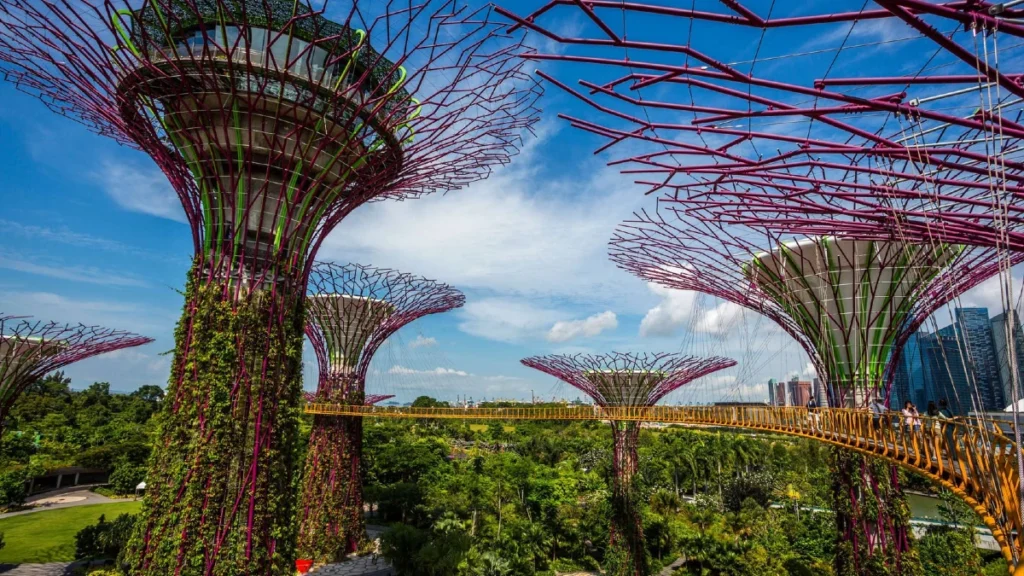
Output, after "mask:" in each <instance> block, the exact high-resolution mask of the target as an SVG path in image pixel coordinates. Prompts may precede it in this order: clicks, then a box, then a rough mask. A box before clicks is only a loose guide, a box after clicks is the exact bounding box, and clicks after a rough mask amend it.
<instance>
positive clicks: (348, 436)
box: [298, 262, 466, 564]
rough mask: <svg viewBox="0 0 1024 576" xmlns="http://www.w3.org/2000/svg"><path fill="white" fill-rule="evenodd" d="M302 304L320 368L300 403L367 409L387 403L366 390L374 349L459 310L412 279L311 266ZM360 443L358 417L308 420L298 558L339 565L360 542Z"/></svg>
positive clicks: (431, 285) (442, 287)
mask: <svg viewBox="0 0 1024 576" xmlns="http://www.w3.org/2000/svg"><path fill="white" fill-rule="evenodd" d="M306 300H307V306H306V315H307V323H306V335H307V336H308V337H309V340H310V342H311V343H312V345H313V350H314V352H315V353H316V357H317V363H318V365H319V367H320V377H319V382H318V385H317V391H316V393H315V394H313V395H310V396H307V401H314V402H325V403H350V404H351V403H355V404H365V405H371V404H374V403H376V402H379V401H382V400H386V399H387V398H391V396H388V395H373V396H367V395H366V391H365V386H366V373H367V371H368V370H369V367H370V362H371V361H372V359H373V355H374V353H375V352H376V351H377V349H378V348H380V346H381V344H383V343H384V341H385V340H387V338H388V337H390V336H391V335H392V334H394V333H395V332H396V331H398V330H399V329H400V328H402V327H403V326H406V325H408V324H409V323H410V322H413V321H414V320H416V319H418V318H421V317H423V316H426V315H428V314H439V313H441V312H446V311H448V310H452V309H454V308H458V307H460V306H462V305H463V304H464V303H465V301H466V298H465V296H464V295H463V294H462V293H461V292H459V291H458V290H456V289H454V288H452V287H450V286H448V285H446V284H441V283H439V282H434V281H432V280H427V279H425V278H420V277H417V276H413V275H411V274H405V273H401V272H397V271H394V270H388V269H382V268H372V267H369V266H360V265H357V264H348V265H345V266H341V265H337V264H331V263H326V262H317V263H316V264H314V266H313V270H312V274H310V280H309V288H308V296H307V298H306ZM362 442H363V419H362V418H353V417H331V416H315V417H314V418H313V428H312V430H311V432H310V438H309V448H308V450H307V451H306V461H305V472H304V476H303V480H302V495H301V499H300V503H299V535H298V554H299V557H300V558H301V559H305V560H312V561H314V562H315V563H318V564H319V563H324V562H333V561H340V560H342V559H343V558H344V556H345V555H346V554H349V553H351V552H354V551H356V550H357V549H358V548H359V547H360V545H361V544H362V543H363V541H364V539H365V528H364V522H363V490H362V484H363V482H362V479H363V470H362Z"/></svg>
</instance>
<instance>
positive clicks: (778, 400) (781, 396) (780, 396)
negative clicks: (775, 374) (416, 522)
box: [775, 382, 789, 406]
mask: <svg viewBox="0 0 1024 576" xmlns="http://www.w3.org/2000/svg"><path fill="white" fill-rule="evenodd" d="M775 405H776V406H789V402H786V383H785V382H776V383H775Z"/></svg>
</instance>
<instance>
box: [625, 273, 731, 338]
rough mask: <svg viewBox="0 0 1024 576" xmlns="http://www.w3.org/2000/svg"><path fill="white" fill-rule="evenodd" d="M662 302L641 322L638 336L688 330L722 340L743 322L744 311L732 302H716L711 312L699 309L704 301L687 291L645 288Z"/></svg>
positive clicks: (652, 286)
mask: <svg viewBox="0 0 1024 576" xmlns="http://www.w3.org/2000/svg"><path fill="white" fill-rule="evenodd" d="M648 288H649V289H650V291H651V292H653V293H654V294H655V295H657V296H659V297H661V302H659V303H658V305H657V306H655V307H654V308H651V309H650V310H648V311H647V314H646V315H644V318H643V320H641V321H640V335H641V336H654V337H657V336H675V335H676V334H677V333H679V331H680V329H682V328H687V329H688V330H689V331H691V332H693V333H695V334H711V335H714V336H724V335H727V334H729V333H730V331H731V330H732V329H733V328H734V327H735V325H736V322H737V321H739V320H740V319H742V317H743V314H744V309H743V307H742V306H739V305H737V304H733V303H732V302H719V303H717V304H716V305H715V306H714V307H713V308H709V309H706V308H704V307H703V306H702V304H703V298H700V296H699V295H698V294H697V293H696V292H692V291H689V290H673V289H671V288H665V287H663V286H659V285H657V284H648Z"/></svg>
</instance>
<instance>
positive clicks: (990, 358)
mask: <svg viewBox="0 0 1024 576" xmlns="http://www.w3.org/2000/svg"><path fill="white" fill-rule="evenodd" d="M955 318H956V319H955V321H954V323H953V324H951V325H949V326H946V327H945V328H942V329H940V330H939V332H938V334H939V335H940V336H941V337H942V339H943V340H944V344H943V348H944V349H945V362H946V364H947V365H948V366H949V369H950V371H951V373H952V374H953V375H956V374H957V372H958V371H959V372H963V374H964V376H963V377H962V378H954V379H953V381H952V383H953V384H954V385H955V386H956V392H957V393H958V395H959V397H960V403H961V404H962V406H961V408H960V410H961V412H967V411H969V410H972V409H974V408H975V407H974V406H971V403H970V402H969V400H968V399H969V398H971V397H972V396H973V397H976V398H977V400H976V401H977V403H978V404H979V405H978V406H977V408H980V409H982V410H1002V409H1003V407H1004V406H1005V403H1004V402H1003V390H1002V386H1001V385H1000V383H999V362H998V360H997V359H996V344H995V340H994V339H993V337H992V326H991V324H990V322H989V319H988V308H957V309H956V316H955ZM954 364H957V365H959V366H957V367H955V366H953V365H954ZM975 389H976V390H977V393H975ZM950 401H951V402H952V399H950Z"/></svg>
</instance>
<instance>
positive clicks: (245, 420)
mask: <svg viewBox="0 0 1024 576" xmlns="http://www.w3.org/2000/svg"><path fill="white" fill-rule="evenodd" d="M201 269H202V266H196V267H195V268H194V269H193V273H192V274H191V275H190V279H189V282H188V285H187V288H186V295H185V296H186V306H185V311H184V313H183V315H182V318H181V320H180V321H179V323H178V326H177V329H176V332H175V339H176V347H175V355H174V362H173V365H172V369H171V377H170V383H169V386H168V392H167V400H166V402H165V404H164V409H163V412H162V414H161V418H160V427H159V430H158V433H157V437H158V438H159V439H160V440H159V442H158V443H157V445H156V446H155V448H154V453H153V456H152V458H151V462H150V469H149V474H148V475H147V478H146V483H147V494H146V496H147V497H146V500H145V504H144V506H143V509H142V512H141V518H140V520H139V522H138V528H137V529H136V532H135V534H134V536H133V538H132V540H131V542H130V543H129V546H128V549H127V551H126V557H125V559H126V562H127V564H128V568H129V573H131V574H133V575H153V576H157V575H160V576H165V575H169V574H178V575H192V574H202V575H211V576H212V575H224V576H234V575H238V574H248V575H263V574H268V575H269V574H284V573H286V571H287V570H288V568H287V567H288V565H289V562H290V561H291V556H292V549H291V548H292V545H293V544H292V543H293V542H294V533H293V529H292V518H293V511H292V510H291V502H292V498H290V494H291V491H292V486H293V484H292V481H293V471H294V452H295V446H296V444H295V441H296V436H297V432H298V410H299V395H300V393H301V390H302V385H301V364H302V343H303V302H304V300H303V292H302V290H301V289H300V290H291V291H289V290H288V289H287V288H285V289H281V288H280V286H278V287H275V288H274V289H268V290H262V291H253V292H249V293H248V294H246V295H244V296H241V297H239V296H238V292H237V285H236V286H233V285H232V284H231V282H230V281H229V280H224V281H220V280H212V281H211V280H209V278H207V277H203V278H200V277H199V273H198V271H199V270H201Z"/></svg>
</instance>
